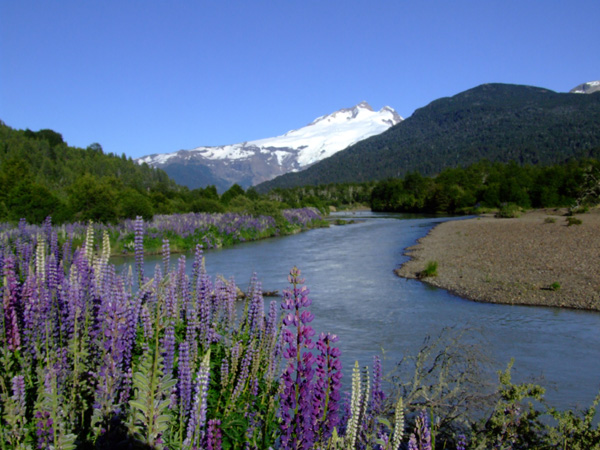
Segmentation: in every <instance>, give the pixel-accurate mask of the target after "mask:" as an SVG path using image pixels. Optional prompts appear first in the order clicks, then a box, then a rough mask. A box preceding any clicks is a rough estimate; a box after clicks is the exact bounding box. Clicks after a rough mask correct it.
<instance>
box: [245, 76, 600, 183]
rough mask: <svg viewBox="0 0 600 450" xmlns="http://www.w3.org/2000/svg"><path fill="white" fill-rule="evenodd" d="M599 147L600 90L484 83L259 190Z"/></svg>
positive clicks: (535, 160) (566, 155)
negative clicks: (569, 90) (571, 91)
mask: <svg viewBox="0 0 600 450" xmlns="http://www.w3.org/2000/svg"><path fill="white" fill-rule="evenodd" d="M598 148H600V93H595V94H589V95H581V94H563V93H556V92H553V91H550V90H547V89H542V88H536V87H531V86H519V85H509V84H485V85H482V86H478V87H476V88H473V89H470V90H468V91H465V92H462V93H460V94H457V95H455V96H453V97H448V98H441V99H438V100H435V101H434V102H432V103H430V104H429V105H427V106H425V107H423V108H420V109H417V110H416V111H415V112H414V113H413V114H412V115H411V116H410V117H409V118H407V119H406V120H404V121H403V122H401V123H399V124H397V125H395V126H393V127H392V128H390V129H389V130H387V131H386V132H384V133H382V134H379V135H377V136H373V137H371V138H369V139H365V140H363V141H360V142H358V143H356V144H355V145H353V146H351V147H349V148H348V149H346V150H343V151H341V152H339V153H336V154H335V155H333V156H331V157H330V158H327V159H325V160H323V161H320V162H319V163H317V164H315V165H313V166H311V167H309V168H308V169H306V170H303V171H301V172H295V173H289V174H286V175H282V176H280V177H277V178H275V179H274V180H271V181H268V182H266V183H263V184H261V185H259V186H257V190H258V191H259V192H267V191H269V190H271V189H273V188H275V187H283V188H286V187H297V186H305V185H320V184H325V183H344V182H363V181H372V180H383V179H387V178H397V177H403V176H405V175H406V174H409V173H413V172H418V173H420V174H422V175H425V176H431V175H435V174H438V173H440V172H441V171H442V170H444V169H445V168H449V167H450V168H452V167H467V166H469V165H471V164H474V163H477V162H478V161H481V160H482V159H487V160H489V161H491V162H503V163H508V162H510V161H514V162H516V163H517V164H519V165H526V164H536V165H538V164H539V165H550V164H559V163H563V162H566V161H568V160H569V159H570V158H577V159H579V158H584V157H596V158H597V157H599V156H600V155H599V154H598ZM594 149H595V150H594Z"/></svg>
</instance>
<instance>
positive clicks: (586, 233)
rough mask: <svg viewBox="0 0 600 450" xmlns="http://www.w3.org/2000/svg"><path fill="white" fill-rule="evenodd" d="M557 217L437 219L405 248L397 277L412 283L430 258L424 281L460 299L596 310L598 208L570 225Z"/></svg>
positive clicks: (555, 213) (557, 213)
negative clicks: (433, 265) (431, 270)
mask: <svg viewBox="0 0 600 450" xmlns="http://www.w3.org/2000/svg"><path fill="white" fill-rule="evenodd" d="M564 212H565V211H564V210H538V211H531V212H527V213H525V214H523V215H522V216H521V217H519V218H514V219H498V218H494V217H493V216H482V217H478V218H474V219H467V220H456V221H450V222H444V223H442V224H440V225H438V226H436V227H435V228H433V229H432V230H431V231H430V233H429V234H428V235H427V236H425V237H424V238H422V239H420V240H419V241H418V244H417V245H415V246H413V247H409V248H408V249H407V252H406V254H407V255H409V256H410V257H411V259H410V261H408V262H407V263H405V264H404V265H402V267H401V268H399V269H397V270H396V273H397V274H398V275H399V276H401V277H404V278H417V276H418V275H417V274H418V273H419V272H420V271H422V270H423V269H424V268H425V266H426V264H427V263H428V262H429V261H436V262H437V263H438V269H437V276H433V277H427V278H425V279H423V281H425V282H427V283H429V284H431V285H434V286H437V287H440V288H443V289H447V290H449V291H451V292H453V293H455V294H457V295H459V296H461V297H464V298H468V299H471V300H475V301H480V302H491V303H503V304H521V305H536V306H555V307H565V308H575V309H588V310H596V311H600V271H599V270H598V263H599V262H600V210H593V211H592V212H590V213H587V214H581V215H577V216H575V217H576V218H578V219H580V220H581V222H582V223H581V224H579V225H571V226H568V224H567V218H566V217H565V216H564V215H563V214H564Z"/></svg>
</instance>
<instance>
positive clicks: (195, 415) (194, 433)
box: [184, 350, 210, 447]
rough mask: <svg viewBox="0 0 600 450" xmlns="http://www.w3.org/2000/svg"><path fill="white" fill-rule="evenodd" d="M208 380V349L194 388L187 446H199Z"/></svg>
mask: <svg viewBox="0 0 600 450" xmlns="http://www.w3.org/2000/svg"><path fill="white" fill-rule="evenodd" d="M209 380H210V350H209V351H208V352H206V355H204V358H203V359H202V363H201V364H200V369H199V370H198V375H197V376H196V385H195V388H194V403H193V404H192V409H191V411H190V420H189V422H188V429H187V438H186V440H185V442H184V444H185V445H186V446H188V447H194V446H195V447H200V445H201V441H202V438H203V436H204V425H205V423H206V402H207V396H208V383H209Z"/></svg>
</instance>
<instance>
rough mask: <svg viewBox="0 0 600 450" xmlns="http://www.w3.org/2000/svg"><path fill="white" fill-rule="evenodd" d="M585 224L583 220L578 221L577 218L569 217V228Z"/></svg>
mask: <svg viewBox="0 0 600 450" xmlns="http://www.w3.org/2000/svg"><path fill="white" fill-rule="evenodd" d="M582 223H583V222H582V220H581V219H578V218H577V217H567V226H568V227H570V226H571V225H581V224H582Z"/></svg>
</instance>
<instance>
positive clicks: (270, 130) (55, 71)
mask: <svg viewBox="0 0 600 450" xmlns="http://www.w3.org/2000/svg"><path fill="white" fill-rule="evenodd" d="M599 44H600V3H599V2H598V0H589V1H583V0H581V1H580V0H571V1H569V2H566V1H556V0H543V1H542V0H538V1H527V0H519V1H513V0H503V1H488V0H471V1H463V0H453V1H450V0H447V1H442V0H440V1H427V0H418V1H417V0H411V1H404V0H390V1H387V0H386V1H380V0H373V1H367V0H357V1H355V0H345V1H328V0H320V1H309V0H302V1H292V0H272V1H254V0H244V1H229V0H223V1H213V0H210V1H209V0H193V1H192V0H189V1H187V0H186V1H184V0H177V1H166V0H156V1H150V0H139V1H128V0H120V1H114V0H60V1H50V0H45V1H42V0H40V1H30V0H0V119H1V120H3V121H4V122H5V123H6V124H7V125H9V126H11V127H13V128H19V129H25V128H30V129H32V130H34V131H36V130H39V129H42V128H51V129H53V130H55V131H57V132H59V133H61V134H62V135H63V138H64V139H65V140H66V141H67V142H68V143H69V144H70V145H75V146H78V147H86V146H88V145H89V144H91V143H94V142H98V143H100V144H101V145H102V147H103V148H104V151H105V152H113V153H116V154H119V155H120V154H121V153H125V154H126V155H128V156H132V157H139V156H143V155H147V154H151V153H162V152H171V151H176V150H179V149H182V148H184V149H189V148H193V147H197V146H200V145H220V144H233V143H237V142H242V141H245V140H253V139H259V138H265V137H271V136H277V135H280V134H283V133H285V132H286V131H288V130H290V129H293V128H299V127H301V126H304V125H306V124H307V123H309V122H310V121H312V120H313V119H314V118H316V117H318V116H320V115H324V114H328V113H331V112H333V111H335V110H338V109H340V108H343V107H349V106H353V105H355V104H357V103H358V102H360V101H362V100H366V101H368V102H369V103H371V105H372V106H373V107H374V108H375V109H379V108H381V107H383V106H384V105H389V106H392V107H393V108H395V109H396V110H397V111H398V113H399V114H400V115H402V116H403V117H405V118H406V117H408V116H410V115H411V114H412V113H413V111H414V110H415V109H417V108H419V107H422V106H425V105H427V104H428V103H429V102H431V101H433V100H435V99H437V98H440V97H446V96H451V95H454V94H457V93H459V92H461V91H464V90H466V89H469V88H472V87H475V86H477V85H479V84H482V83H489V82H502V83H515V84H527V85H533V86H540V87H545V88H548V89H552V90H554V91H559V92H566V91H568V90H569V89H571V88H573V87H574V86H576V85H577V84H580V83H583V82H586V81H591V80H598V79H600V57H599V56H598V50H599Z"/></svg>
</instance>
